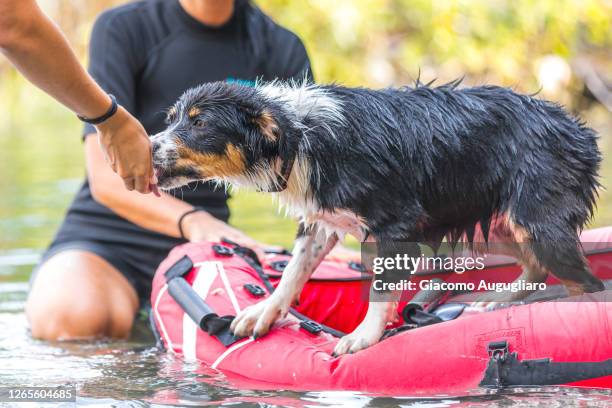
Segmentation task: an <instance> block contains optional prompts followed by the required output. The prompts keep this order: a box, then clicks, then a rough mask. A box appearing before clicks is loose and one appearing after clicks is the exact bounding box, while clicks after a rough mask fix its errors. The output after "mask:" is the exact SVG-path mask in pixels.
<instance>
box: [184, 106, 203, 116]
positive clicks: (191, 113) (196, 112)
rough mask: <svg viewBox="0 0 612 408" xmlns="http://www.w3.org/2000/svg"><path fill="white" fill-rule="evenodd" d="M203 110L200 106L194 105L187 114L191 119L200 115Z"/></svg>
mask: <svg viewBox="0 0 612 408" xmlns="http://www.w3.org/2000/svg"><path fill="white" fill-rule="evenodd" d="M201 112H202V111H201V110H200V108H198V107H197V106H194V107H192V108H190V109H189V112H188V113H187V115H188V116H189V119H193V118H196V117H198V115H199V114H200V113H201Z"/></svg>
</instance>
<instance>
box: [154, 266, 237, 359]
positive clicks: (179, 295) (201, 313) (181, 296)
mask: <svg viewBox="0 0 612 408" xmlns="http://www.w3.org/2000/svg"><path fill="white" fill-rule="evenodd" d="M191 269H193V262H192V260H191V259H190V258H189V257H188V256H187V255H185V256H184V257H182V258H181V259H179V260H178V261H177V262H176V263H175V264H174V265H172V266H171V267H170V269H168V270H167V271H166V272H165V273H164V276H165V277H166V283H167V285H168V293H169V294H170V296H171V297H172V299H174V301H175V302H176V303H178V304H179V306H181V308H182V309H183V310H184V311H185V313H187V315H188V316H189V317H190V318H191V320H193V322H194V323H195V324H196V325H198V327H199V328H200V329H202V330H204V331H205V332H206V333H208V334H209V335H211V336H213V337H215V338H216V339H217V340H219V341H220V342H221V343H222V344H223V345H224V346H225V347H228V346H230V345H232V344H234V343H235V342H237V341H238V340H240V339H241V337H236V336H234V334H233V333H232V332H230V329H229V327H230V324H231V323H232V320H234V316H221V317H220V316H219V315H218V314H217V313H215V311H214V310H213V309H212V308H211V307H210V306H209V305H208V304H207V303H206V302H205V301H204V300H203V299H202V298H201V297H200V295H198V293H197V292H196V291H195V290H193V288H192V287H191V285H190V284H189V283H188V282H187V281H186V280H185V278H184V277H183V276H184V275H185V274H187V273H188V272H189V271H191Z"/></svg>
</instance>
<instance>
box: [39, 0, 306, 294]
mask: <svg viewBox="0 0 612 408" xmlns="http://www.w3.org/2000/svg"><path fill="white" fill-rule="evenodd" d="M89 70H90V73H91V75H92V76H93V77H94V78H95V79H96V81H97V82H98V83H99V84H100V85H101V86H102V87H103V88H104V89H105V90H106V91H107V92H109V93H111V94H113V95H115V97H116V98H117V101H118V102H119V103H120V104H121V105H123V106H124V107H125V108H126V109H127V110H128V111H129V112H131V113H132V114H133V115H134V116H135V117H136V118H138V120H140V121H141V123H142V124H143V125H144V127H145V128H146V130H147V132H148V133H149V134H155V133H157V132H159V131H161V130H162V129H163V128H164V118H165V114H164V111H165V110H166V109H167V108H168V107H169V106H171V105H172V104H173V103H174V102H175V101H176V100H177V99H178V97H179V96H180V95H181V94H182V93H183V92H184V91H185V90H186V89H188V88H190V87H193V86H196V85H198V84H201V83H203V82H210V81H223V80H229V81H248V82H250V83H252V82H253V81H254V80H255V79H259V78H261V79H263V80H272V79H275V78H280V79H288V78H295V79H303V78H304V76H308V77H309V78H312V77H311V71H310V64H309V60H308V56H307V54H306V51H305V49H304V46H303V45H302V42H301V41H300V39H299V38H298V37H297V36H296V35H294V34H293V33H291V32H290V31H288V30H286V29H284V28H282V27H280V26H279V25H277V24H276V23H274V22H273V21H272V20H271V19H270V18H269V17H267V16H266V15H264V14H263V13H262V12H261V10H259V9H258V8H257V7H255V6H254V5H252V4H250V3H248V2H247V1H246V0H237V1H236V5H235V12H234V15H233V16H232V18H231V19H230V20H229V21H228V22H227V23H226V24H224V25H223V26H221V27H216V28H213V27H209V26H206V25H203V24H202V23H200V22H198V21H197V20H195V19H194V18H193V17H191V16H190V15H189V14H187V13H186V12H185V10H184V9H183V8H182V7H181V6H180V4H179V2H178V0H144V1H137V2H134V3H130V4H127V5H125V6H121V7H117V8H114V9H111V10H109V11H107V12H105V13H103V14H102V15H101V16H100V17H99V18H98V20H97V21H96V23H95V26H94V28H93V32H92V37H91V44H90V69H89ZM93 133H95V129H94V128H93V127H91V126H86V127H85V129H84V135H88V134H93ZM175 195H176V197H177V198H181V199H183V200H184V201H187V202H189V203H190V204H193V205H195V206H201V207H203V208H204V209H206V210H207V211H209V212H210V213H211V214H213V215H214V216H215V217H217V218H219V219H222V220H224V221H227V219H228V217H229V209H228V206H227V198H228V197H227V195H226V194H225V193H224V192H223V191H215V190H214V189H213V188H212V187H211V186H210V185H202V183H199V184H198V185H197V187H196V186H195V185H190V186H187V187H184V188H182V189H181V190H180V191H177V192H176V194H175ZM181 242H183V241H181V240H180V239H176V238H172V237H169V236H166V235H162V234H158V233H155V232H152V231H150V230H146V229H144V228H141V227H139V226H137V225H135V224H133V223H131V222H129V221H127V220H126V219H124V218H122V217H120V216H118V215H117V214H115V213H114V212H113V211H112V210H110V209H109V208H107V207H104V206H103V205H101V204H99V203H98V202H96V201H95V200H94V198H93V197H92V194H91V190H90V187H89V183H88V181H87V179H86V180H85V182H84V183H83V185H82V186H81V188H80V190H79V192H78V193H77V196H76V198H75V199H74V201H73V202H72V205H71V206H70V208H69V210H68V212H67V214H66V218H65V220H64V222H63V224H62V225H61V227H60V229H59V231H58V232H57V234H56V236H55V238H54V240H53V242H52V243H51V245H50V247H49V249H48V250H47V252H46V253H45V255H44V257H43V260H45V259H48V258H49V257H50V256H52V255H53V254H56V253H58V252H59V251H63V250H67V249H84V250H87V251H91V252H94V253H96V254H97V255H99V256H101V257H103V258H104V259H106V260H107V261H108V262H109V263H111V264H112V265H114V266H115V267H116V268H117V269H119V270H120V271H121V272H122V273H123V274H124V275H125V276H126V277H127V278H128V280H129V281H130V282H131V283H132V284H133V285H134V287H135V288H136V290H137V292H138V294H139V296H140V297H141V299H147V298H148V296H149V293H150V287H151V285H150V281H151V278H152V276H153V274H154V272H155V269H156V268H157V266H158V264H159V263H160V262H161V261H162V260H163V259H164V258H165V257H166V255H167V254H168V251H170V249H171V248H172V247H174V246H175V245H177V244H180V243H181Z"/></svg>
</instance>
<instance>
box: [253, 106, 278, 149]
mask: <svg viewBox="0 0 612 408" xmlns="http://www.w3.org/2000/svg"><path fill="white" fill-rule="evenodd" d="M253 120H254V122H255V124H256V125H257V126H258V127H259V131H260V132H261V134H262V135H263V137H264V138H265V139H266V141H268V142H270V143H276V142H278V141H279V138H280V127H279V126H278V122H277V121H276V119H275V118H274V116H273V115H272V112H270V111H269V110H268V109H266V108H264V109H262V110H261V111H259V112H257V114H256V115H255V117H254V119H253Z"/></svg>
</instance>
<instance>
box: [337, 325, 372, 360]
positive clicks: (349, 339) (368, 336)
mask: <svg viewBox="0 0 612 408" xmlns="http://www.w3.org/2000/svg"><path fill="white" fill-rule="evenodd" d="M383 332H384V330H369V329H363V328H361V327H360V326H359V327H357V328H356V329H355V331H353V332H352V333H350V334H347V335H346V336H344V337H342V338H341V339H340V341H338V344H336V347H335V348H334V352H333V356H340V355H342V354H347V353H349V354H352V353H356V352H358V351H359V350H363V349H366V348H368V347H370V346H373V345H374V344H376V343H378V342H379V341H380V338H381V337H382V335H383Z"/></svg>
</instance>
